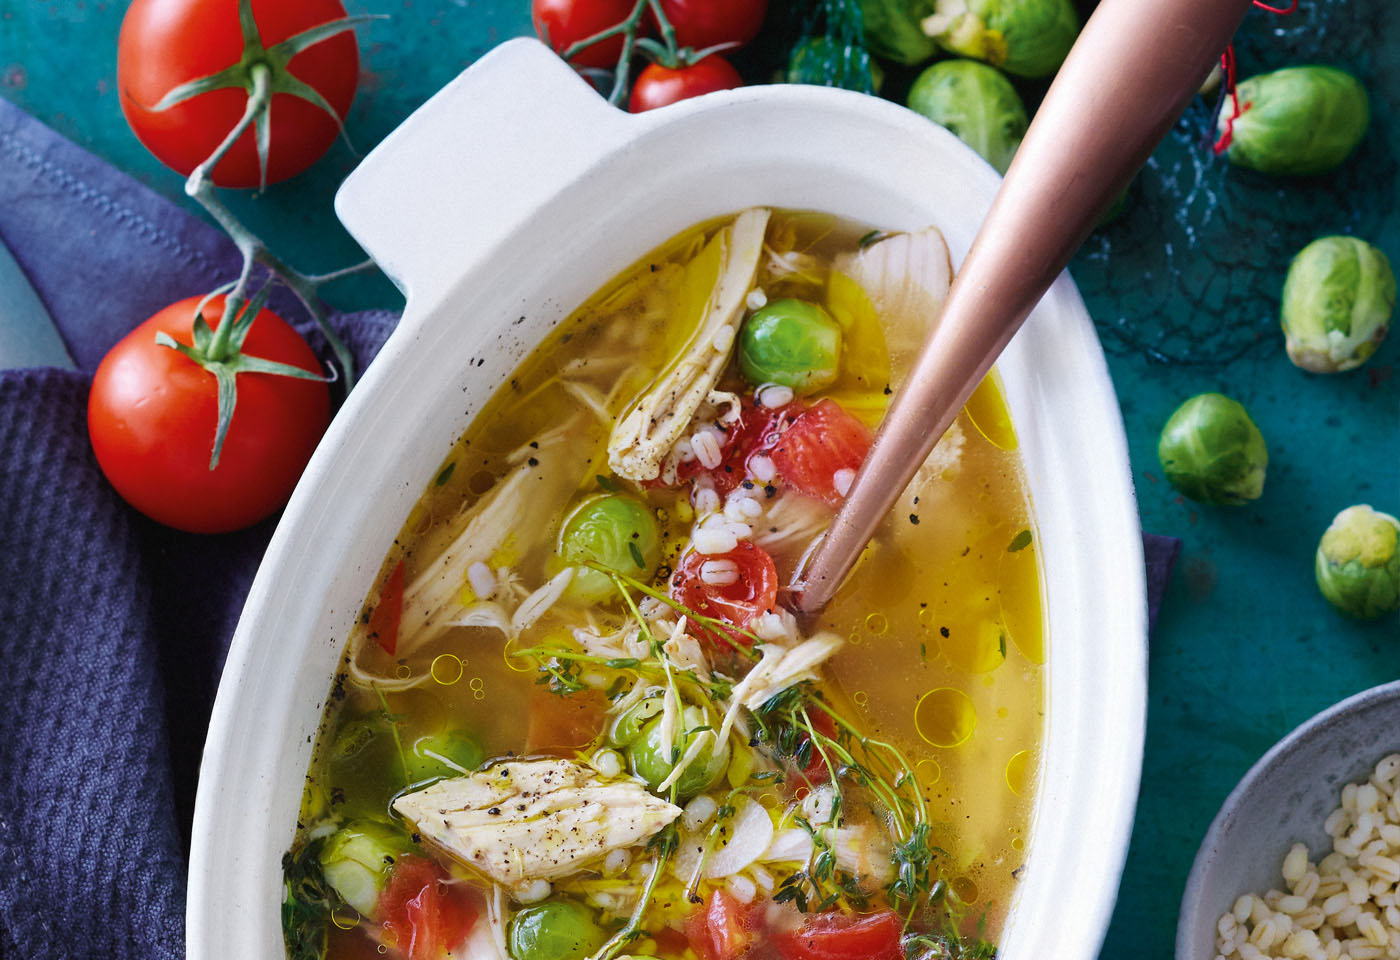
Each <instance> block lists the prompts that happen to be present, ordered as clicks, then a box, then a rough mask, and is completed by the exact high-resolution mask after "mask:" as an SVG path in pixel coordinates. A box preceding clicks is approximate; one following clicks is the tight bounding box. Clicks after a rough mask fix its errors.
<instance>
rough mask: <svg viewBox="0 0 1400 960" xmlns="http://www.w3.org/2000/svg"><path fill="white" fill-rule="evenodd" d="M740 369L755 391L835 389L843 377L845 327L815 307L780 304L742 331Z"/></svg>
mask: <svg viewBox="0 0 1400 960" xmlns="http://www.w3.org/2000/svg"><path fill="white" fill-rule="evenodd" d="M739 369H740V370H742V371H743V373H744V376H745V377H747V378H748V379H749V382H750V383H752V384H754V385H755V386H759V385H761V384H765V383H776V384H780V385H782V386H784V387H791V388H792V389H793V390H794V391H795V392H797V393H812V392H813V391H816V390H820V389H822V388H823V387H829V386H831V385H832V384H833V383H835V382H836V378H837V377H838V376H839V375H840V373H841V327H840V325H838V324H837V322H836V321H835V320H833V319H831V314H829V313H827V312H826V311H825V310H823V309H822V308H821V307H820V306H818V305H817V304H815V303H809V302H807V301H806V300H791V299H789V300H774V301H772V302H771V303H769V304H767V305H766V306H764V307H762V308H761V309H759V310H755V311H754V312H753V314H751V315H750V316H749V318H748V319H747V320H745V321H744V326H743V327H742V328H741V329H740V330H739Z"/></svg>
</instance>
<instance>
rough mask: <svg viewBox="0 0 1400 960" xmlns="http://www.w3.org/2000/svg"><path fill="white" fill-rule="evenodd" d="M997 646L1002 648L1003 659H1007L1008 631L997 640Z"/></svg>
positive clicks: (1003, 632)
mask: <svg viewBox="0 0 1400 960" xmlns="http://www.w3.org/2000/svg"><path fill="white" fill-rule="evenodd" d="M997 645H998V646H999V647H1000V648H1001V658H1002V659H1003V660H1005V659H1006V631H1004V630H1003V631H1002V632H1001V634H1000V635H999V636H998V638H997Z"/></svg>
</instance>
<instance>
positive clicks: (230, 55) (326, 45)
mask: <svg viewBox="0 0 1400 960" xmlns="http://www.w3.org/2000/svg"><path fill="white" fill-rule="evenodd" d="M239 2H240V0H201V2H197V3H196V2H192V0H134V2H133V3H132V4H131V6H130V7H129V8H128V9H127V11H126V17H125V19H124V20H123V21H122V28H121V35H120V37H119V38H118V40H117V89H118V91H119V93H120V99H121V105H122V112H123V113H124V114H125V115H126V120H127V123H129V124H130V125H131V129H132V132H134V133H135V134H136V137H137V139H139V140H140V141H141V142H142V143H143V144H145V146H146V148H147V149H148V150H150V151H151V153H153V154H155V155H156V158H157V159H159V160H160V161H161V162H162V163H164V164H165V165H166V166H168V167H171V168H172V169H174V170H176V171H178V172H179V173H181V174H184V175H186V176H188V175H189V173H190V171H192V170H193V169H194V168H195V167H196V166H198V165H199V164H201V163H203V162H204V161H205V160H206V159H208V158H209V156H210V155H212V154H213V153H214V150H215V148H216V147H218V145H219V144H220V143H221V142H222V141H223V139H224V138H225V137H226V136H228V134H230V133H231V132H232V131H233V129H234V127H236V126H237V125H238V122H239V120H240V119H241V118H242V116H243V113H244V110H245V108H246V107H247V104H248V91H247V90H246V89H244V88H243V87H242V86H227V87H224V88H222V89H213V90H209V91H207V92H204V93H199V94H198V95H196V96H192V97H190V98H189V99H186V100H183V101H182V102H179V103H176V104H175V105H174V106H170V107H167V108H165V109H160V110H157V109H155V108H156V106H157V104H159V103H160V102H161V100H162V98H164V97H166V95H167V94H170V93H171V91H173V90H175V89H176V88H177V87H180V86H181V85H183V84H187V83H189V82H190V81H193V80H197V79H199V78H201V77H209V76H212V75H214V74H218V73H220V72H221V71H224V70H226V69H227V68H229V67H233V66H235V65H238V64H240V63H242V62H243V60H244V54H245V49H244V38H243V35H242V32H241V30H240V28H239ZM252 10H253V16H254V19H255V20H256V22H257V27H258V34H259V40H260V43H261V46H262V47H263V48H272V47H275V46H276V44H278V43H280V42H282V41H284V40H287V39H289V38H291V37H293V36H295V35H297V34H300V33H302V32H303V31H306V30H308V29H310V28H312V27H317V26H320V25H322V24H325V23H327V22H329V21H333V20H339V19H344V18H345V7H344V6H343V5H342V3H341V0H297V2H295V3H289V2H287V0H252ZM261 55H262V56H264V58H265V59H267V61H268V62H269V63H273V62H274V61H278V60H279V58H278V57H277V56H276V52H275V51H271V50H268V49H264V50H263V51H262V54H261ZM254 59H256V57H255V58H254ZM285 72H287V73H289V74H290V75H291V76H292V78H294V80H293V81H286V80H280V81H279V80H278V79H277V78H278V74H277V72H276V71H273V77H274V80H273V84H272V90H273V96H272V100H271V103H270V105H269V109H268V132H269V134H270V137H269V141H270V142H269V152H268V166H267V182H268V183H272V182H275V181H277V180H284V179H286V178H287V177H290V176H293V175H295V174H298V173H300V172H301V171H303V170H305V169H306V168H307V167H309V166H311V164H313V163H314V162H316V160H317V159H319V158H320V156H321V155H322V154H323V153H325V152H326V150H327V148H329V147H330V145H331V144H332V143H333V142H334V141H335V138H336V136H337V134H338V133H339V124H338V123H337V122H336V120H335V119H334V118H333V117H331V116H330V114H329V113H328V112H327V111H326V110H325V109H324V107H322V106H318V105H316V104H315V103H313V102H311V101H310V100H308V99H307V98H306V97H305V96H303V95H302V94H299V93H294V92H288V89H287V88H288V87H289V86H292V87H295V86H296V84H295V82H294V81H300V82H301V83H302V84H305V85H306V86H307V87H309V88H310V89H311V90H312V91H313V94H314V95H319V97H320V98H322V100H323V102H324V103H325V104H327V105H329V107H330V108H331V109H332V110H334V111H335V113H336V115H337V116H339V117H340V118H341V119H342V120H343V119H344V118H345V115H346V113H347V112H348V111H349V109H350V101H351V100H352V99H353V98H354V96H355V86H356V83H357V82H358V80H359V73H360V61H359V53H358V51H357V49H356V45H355V37H354V35H353V34H352V33H350V32H349V30H348V27H347V29H346V30H345V32H341V33H337V34H335V35H333V36H330V37H327V38H326V39H322V40H319V41H318V42H316V43H313V44H312V45H310V46H308V47H307V48H306V49H304V50H301V51H300V52H298V53H295V55H293V56H291V58H290V59H289V60H287V61H286V64H285ZM298 89H299V88H298ZM303 93H304V91H303ZM258 166H259V165H258V154H257V146H256V139H255V136H254V132H253V130H251V129H250V130H248V131H246V132H245V133H244V134H243V135H242V136H241V137H240V138H239V139H238V141H237V142H236V143H235V144H234V145H233V147H232V148H231V149H230V150H229V152H228V154H227V155H226V156H225V157H224V158H223V159H222V160H221V161H220V162H219V164H218V166H217V167H215V169H214V172H213V178H212V179H213V181H214V182H215V183H216V184H218V185H219V186H226V187H255V186H257V185H258V184H259V182H260V179H261V178H260V175H259V169H258Z"/></svg>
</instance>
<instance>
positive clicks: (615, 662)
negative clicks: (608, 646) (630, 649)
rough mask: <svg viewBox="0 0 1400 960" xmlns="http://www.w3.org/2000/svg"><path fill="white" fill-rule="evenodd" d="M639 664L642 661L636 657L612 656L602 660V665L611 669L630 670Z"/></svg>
mask: <svg viewBox="0 0 1400 960" xmlns="http://www.w3.org/2000/svg"><path fill="white" fill-rule="evenodd" d="M641 664H642V661H640V660H638V659H637V658H636V657H614V658H613V659H612V660H605V661H603V666H605V667H608V668H610V669H613V670H632V669H634V668H636V667H639V666H641Z"/></svg>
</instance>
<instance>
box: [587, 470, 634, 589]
mask: <svg viewBox="0 0 1400 960" xmlns="http://www.w3.org/2000/svg"><path fill="white" fill-rule="evenodd" d="M593 479H594V480H597V481H598V486H600V487H602V488H603V489H604V490H606V491H608V493H617V484H615V483H613V480H612V477H605V476H603V475H602V474H601V473H600V474H598V475H596V476H595V477H594V478H593ZM637 566H639V567H642V566H646V564H642V563H639V564H637Z"/></svg>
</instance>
